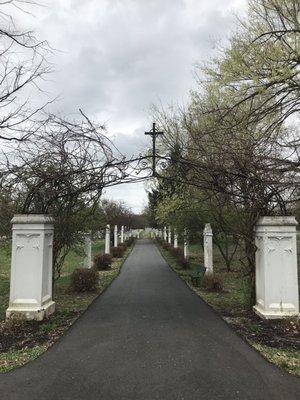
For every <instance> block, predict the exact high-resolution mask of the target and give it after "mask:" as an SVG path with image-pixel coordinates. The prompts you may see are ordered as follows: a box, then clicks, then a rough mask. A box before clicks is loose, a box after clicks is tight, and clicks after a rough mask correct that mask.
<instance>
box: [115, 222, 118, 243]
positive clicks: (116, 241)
mask: <svg viewBox="0 0 300 400" xmlns="http://www.w3.org/2000/svg"><path fill="white" fill-rule="evenodd" d="M117 246H118V225H115V231H114V247H117Z"/></svg>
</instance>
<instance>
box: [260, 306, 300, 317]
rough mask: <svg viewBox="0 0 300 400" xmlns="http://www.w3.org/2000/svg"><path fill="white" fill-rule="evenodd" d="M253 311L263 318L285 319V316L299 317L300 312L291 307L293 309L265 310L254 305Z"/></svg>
mask: <svg viewBox="0 0 300 400" xmlns="http://www.w3.org/2000/svg"><path fill="white" fill-rule="evenodd" d="M253 311H254V312H255V314H256V315H258V316H259V317H260V318H262V319H283V318H291V317H298V316H299V315H300V314H299V313H298V312H297V311H295V310H293V309H291V310H280V309H279V310H269V311H266V310H263V309H262V308H260V307H259V306H257V305H256V306H254V307H253Z"/></svg>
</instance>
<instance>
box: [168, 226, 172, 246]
mask: <svg viewBox="0 0 300 400" xmlns="http://www.w3.org/2000/svg"><path fill="white" fill-rule="evenodd" d="M168 243H169V244H172V229H171V227H170V226H169V235H168Z"/></svg>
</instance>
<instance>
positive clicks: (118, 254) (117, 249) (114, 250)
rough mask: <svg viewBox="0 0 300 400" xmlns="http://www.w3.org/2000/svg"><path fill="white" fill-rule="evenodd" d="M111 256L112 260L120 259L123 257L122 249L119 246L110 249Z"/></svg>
mask: <svg viewBox="0 0 300 400" xmlns="http://www.w3.org/2000/svg"><path fill="white" fill-rule="evenodd" d="M111 254H112V256H113V257H114V258H121V257H122V256H123V249H122V248H121V247H119V246H117V247H112V248H111Z"/></svg>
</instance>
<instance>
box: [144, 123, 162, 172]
mask: <svg viewBox="0 0 300 400" xmlns="http://www.w3.org/2000/svg"><path fill="white" fill-rule="evenodd" d="M145 135H150V136H151V137H152V176H154V177H155V176H156V137H157V136H159V135H163V132H160V131H157V130H156V124H155V122H153V124H152V129H151V130H150V131H149V132H145Z"/></svg>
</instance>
